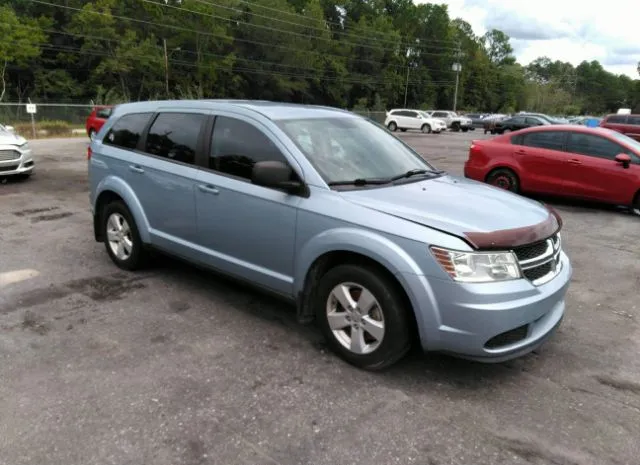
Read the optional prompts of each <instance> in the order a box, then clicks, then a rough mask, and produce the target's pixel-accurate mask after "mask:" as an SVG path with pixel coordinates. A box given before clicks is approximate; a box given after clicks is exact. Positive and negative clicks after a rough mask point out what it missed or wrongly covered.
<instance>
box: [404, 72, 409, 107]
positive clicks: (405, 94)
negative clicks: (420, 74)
mask: <svg viewBox="0 0 640 465" xmlns="http://www.w3.org/2000/svg"><path fill="white" fill-rule="evenodd" d="M408 90H409V64H408V63H407V81H406V82H405V84H404V107H405V108H407V91H408Z"/></svg>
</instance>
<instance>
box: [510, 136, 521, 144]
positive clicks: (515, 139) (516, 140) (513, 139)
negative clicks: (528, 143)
mask: <svg viewBox="0 0 640 465" xmlns="http://www.w3.org/2000/svg"><path fill="white" fill-rule="evenodd" d="M523 138H524V136H523V135H522V134H516V135H515V136H511V143H512V144H513V145H524V144H523V143H522V140H523Z"/></svg>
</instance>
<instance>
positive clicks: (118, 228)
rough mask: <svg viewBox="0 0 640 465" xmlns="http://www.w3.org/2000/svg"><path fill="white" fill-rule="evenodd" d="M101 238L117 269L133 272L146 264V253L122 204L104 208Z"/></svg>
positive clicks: (126, 209)
mask: <svg viewBox="0 0 640 465" xmlns="http://www.w3.org/2000/svg"><path fill="white" fill-rule="evenodd" d="M102 237H104V243H105V246H106V248H107V254H109V257H110V258H111V260H112V261H113V263H115V264H116V266H118V267H119V268H122V269H123V270H128V271H133V270H137V269H139V268H142V267H143V266H144V265H145V264H146V260H147V251H146V250H145V248H144V244H143V243H142V240H141V239H140V234H139V233H138V227H137V226H136V223H135V221H134V219H133V215H132V214H131V212H130V211H129V209H128V208H127V206H126V205H125V204H124V203H122V202H119V201H116V202H112V203H110V204H108V205H107V206H106V207H105V208H104V210H103V212H102Z"/></svg>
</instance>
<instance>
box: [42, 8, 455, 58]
mask: <svg viewBox="0 0 640 465" xmlns="http://www.w3.org/2000/svg"><path fill="white" fill-rule="evenodd" d="M29 1H30V2H32V3H38V4H41V5H47V6H53V7H57V8H64V9H67V10H73V11H85V10H83V9H81V8H76V7H72V6H67V5H57V4H55V3H50V2H45V1H43V0H29ZM86 12H87V13H90V14H95V15H99V16H106V17H109V18H116V19H120V20H124V21H131V22H135V23H138V24H145V25H151V26H157V27H165V28H169V29H173V30H176V31H181V32H191V33H195V34H200V35H202V36H206V37H215V38H222V39H225V40H233V41H234V42H243V43H247V44H252V45H261V46H265V47H269V48H277V49H281V50H288V51H293V52H302V53H306V54H314V55H319V56H322V57H335V58H340V59H342V60H350V61H352V62H358V63H367V64H373V65H382V66H390V67H394V68H398V69H404V70H406V69H407V68H408V66H401V65H387V64H385V63H382V62H379V61H374V60H366V59H362V58H350V57H345V56H344V55H336V54H333V53H324V52H316V51H314V50H301V49H297V48H295V47H287V46H284V45H277V44H270V43H266V42H260V41H255V40H249V39H242V38H235V37H232V36H227V35H223V34H215V33H211V32H204V31H199V30H196V29H189V28H185V27H181V26H174V25H171V24H162V23H155V22H153V21H145V20H142V19H136V18H128V17H126V16H118V15H113V14H107V13H102V12H99V11H86ZM430 55H436V56H448V54H442V53H431V54H430Z"/></svg>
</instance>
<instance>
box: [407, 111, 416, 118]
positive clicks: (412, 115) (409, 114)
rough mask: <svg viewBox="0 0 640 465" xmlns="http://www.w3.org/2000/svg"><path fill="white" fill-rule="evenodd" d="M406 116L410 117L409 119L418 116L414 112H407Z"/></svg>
mask: <svg viewBox="0 0 640 465" xmlns="http://www.w3.org/2000/svg"><path fill="white" fill-rule="evenodd" d="M407 116H410V117H411V118H417V117H418V114H417V113H416V112H415V111H408V112H407Z"/></svg>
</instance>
